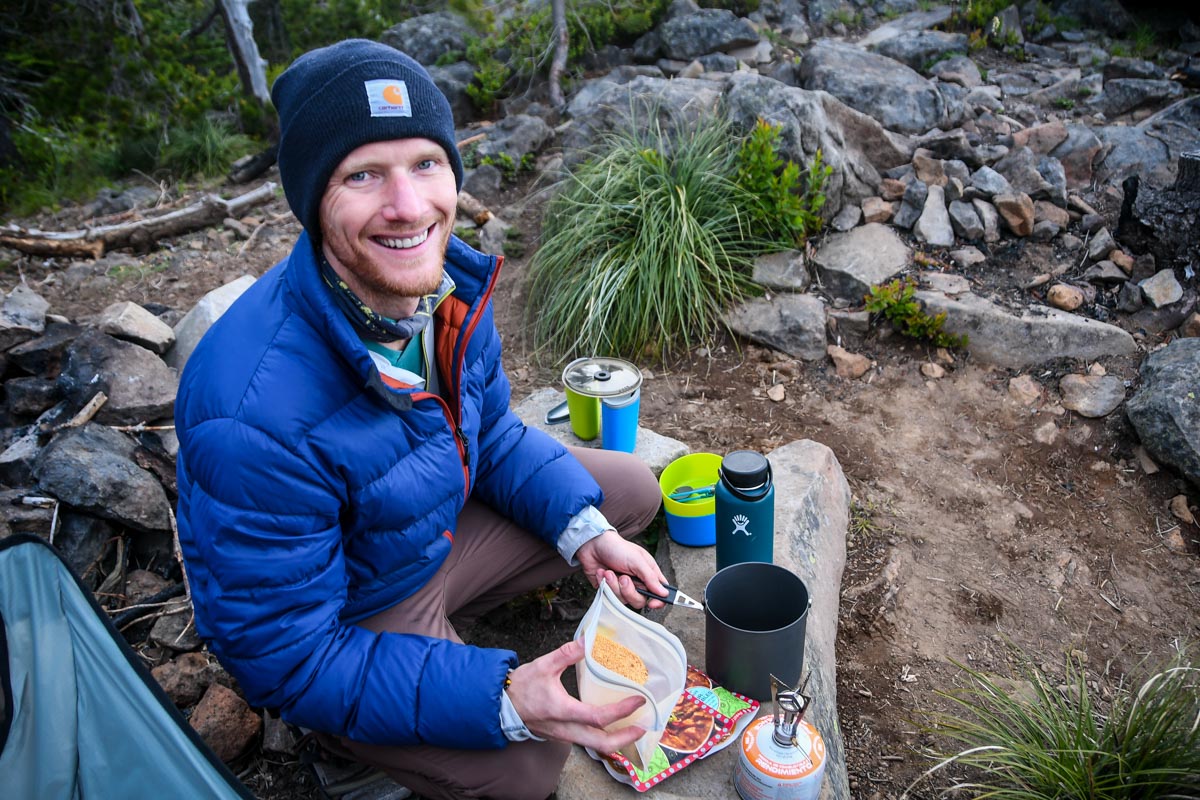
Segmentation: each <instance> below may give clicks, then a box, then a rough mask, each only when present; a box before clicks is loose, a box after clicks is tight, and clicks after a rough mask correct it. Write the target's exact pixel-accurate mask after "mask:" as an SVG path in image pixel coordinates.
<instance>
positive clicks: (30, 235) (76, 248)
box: [0, 181, 275, 258]
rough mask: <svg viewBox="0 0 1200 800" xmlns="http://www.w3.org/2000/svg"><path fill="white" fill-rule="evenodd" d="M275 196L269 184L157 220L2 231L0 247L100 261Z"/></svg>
mask: <svg viewBox="0 0 1200 800" xmlns="http://www.w3.org/2000/svg"><path fill="white" fill-rule="evenodd" d="M274 196H275V184H274V183H272V182H271V181H267V182H266V183H264V184H263V185H262V186H259V187H258V188H257V189H253V190H251V191H249V192H246V193H245V194H242V195H239V196H238V197H235V198H233V199H231V200H226V199H224V198H222V197H218V196H216V195H214V194H206V195H204V196H203V197H201V198H200V200H198V201H197V202H195V203H192V204H191V205H189V206H187V207H185V208H181V209H179V210H177V211H172V212H169V213H167V214H162V215H161V216H157V217H148V218H145V219H139V220H135V221H133V222H125V223H121V224H118V225H102V226H100V227H97V228H88V229H85V230H81V231H78V230H77V231H39V230H36V229H29V230H19V231H15V232H13V231H5V232H0V245H3V246H5V247H11V248H13V249H15V250H20V251H21V252H22V253H28V254H29V255H35V256H69V257H80V258H84V257H86V258H99V257H100V256H102V255H104V253H105V252H106V251H108V250H114V249H116V248H119V247H128V246H131V245H141V246H145V245H147V244H149V243H151V242H155V241H157V240H159V239H162V238H164V237H167V236H178V235H180V234H183V233H190V232H191V231H194V230H199V229H201V228H206V227H208V226H210V225H215V224H217V223H219V222H221V220H223V219H225V218H226V217H234V218H235V219H236V218H237V217H241V216H243V215H244V214H245V213H246V211H248V210H249V209H251V208H253V207H254V206H257V205H261V204H262V203H265V202H267V201H268V200H270V199H271V198H272V197H274Z"/></svg>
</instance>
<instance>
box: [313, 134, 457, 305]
mask: <svg viewBox="0 0 1200 800" xmlns="http://www.w3.org/2000/svg"><path fill="white" fill-rule="evenodd" d="M457 206H458V190H457V189H456V187H455V181H454V169H453V167H451V165H450V159H449V158H448V156H447V155H446V151H445V150H443V149H442V146H441V145H439V144H438V143H437V142H433V141H430V140H429V139H395V140H391V141H386V142H373V143H371V144H365V145H363V146H362V147H359V148H358V149H356V150H354V151H353V152H351V153H350V155H348V156H346V157H345V158H344V159H343V160H342V163H341V164H339V165H338V166H337V169H335V170H334V171H333V175H331V176H330V178H329V184H328V185H327V186H326V187H325V194H324V196H323V197H322V198H321V210H320V218H321V236H322V240H323V243H322V246H323V248H324V250H325V255H326V257H327V258H328V259H329V263H330V265H331V266H332V267H333V269H334V271H335V272H337V274H338V275H339V276H341V278H342V279H343V280H345V281H346V282H347V283H348V284H349V285H350V288H351V289H353V290H354V292H355V293H356V294H357V295H358V296H359V297H360V298H361V299H362V300H363V301H364V302H365V303H367V304H368V305H369V306H371V308H372V309H374V310H375V311H377V312H379V313H381V314H384V315H386V316H389V317H394V318H398V317H405V316H408V315H410V314H412V312H413V310H415V308H416V301H417V299H418V298H420V297H422V296H424V295H427V294H429V293H431V292H434V291H436V290H437V288H438V285H439V283H440V282H441V276H442V264H443V262H444V260H445V255H446V244H447V242H449V241H450V232H451V229H452V228H453V227H454V215H455V211H456V209H457Z"/></svg>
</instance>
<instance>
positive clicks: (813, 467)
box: [557, 439, 850, 800]
mask: <svg viewBox="0 0 1200 800" xmlns="http://www.w3.org/2000/svg"><path fill="white" fill-rule="evenodd" d="M768 458H769V459H770V461H771V466H772V471H773V473H774V476H775V558H774V561H775V563H776V564H779V565H781V566H784V567H787V568H788V569H790V570H791V571H793V572H794V573H795V574H797V575H799V576H800V577H801V579H803V581H804V583H805V585H806V586H807V587H808V589H809V593H810V594H811V596H812V609H811V611H810V612H809V616H808V622H807V626H806V629H805V645H804V671H805V673H809V674H811V678H810V681H809V684H808V689H807V691H808V692H809V693H811V694H812V695H813V698H814V699H813V705H812V709H811V710H810V712H809V713H808V714H807V715H806V719H808V720H809V721H810V722H812V723H813V724H814V725H816V726H817V729H818V730H819V731H820V732H821V735H822V737H823V738H824V739H825V744H826V747H827V749H828V756H827V761H826V768H825V782H824V785H823V786H822V789H821V794H820V797H821V798H822V800H844V798H848V797H849V796H850V790H849V779H848V776H847V773H846V759H845V749H844V746H843V743H842V736H841V729H840V726H839V723H838V717H837V680H836V677H837V675H836V660H835V653H834V643H835V640H836V637H837V620H838V598H839V593H840V587H841V577H842V570H843V568H844V567H845V563H846V529H847V526H848V524H849V519H850V488H849V485H848V484H847V483H846V478H845V475H844V474H843V473H842V469H841V465H839V464H838V462H837V459H836V458H835V457H834V455H833V451H832V450H830V449H829V448H828V447H826V446H825V445H822V444H818V443H817V442H813V441H810V440H807V439H805V440H802V441H797V442H792V443H790V444H788V445H785V446H783V447H781V448H779V449H777V450H774V451H773V452H771V453H769V454H768ZM659 561H660V562H661V563H662V564H663V569H664V571H665V572H666V573H667V576H668V577H671V578H673V579H674V581H675V585H677V586H679V587H680V588H681V589H683V590H684V591H685V592H687V593H688V594H690V595H691V596H693V597H696V598H701V597H703V595H704V587H705V586H706V584H707V583H708V579H709V578H710V577H712V575H713V573H714V571H715V570H716V552H715V548H714V547H684V546H682V545H678V544H674V543H672V542H670V541H665V542H664V546H663V547H661V548H660V550H659ZM652 618H654V619H656V620H658V621H660V622H662V624H663V625H664V626H666V628H667V629H668V630H670V631H671V632H672V633H674V634H675V635H676V636H678V637H679V638H680V641H682V642H683V646H684V650H685V651H686V652H687V654H688V662H689V663H691V664H693V665H695V666H697V667H699V668H701V669H704V668H705V661H704V620H705V616H704V614H702V613H700V612H698V611H693V610H690V609H686V608H676V607H670V608H667V609H664V610H663V611H660V612H655V614H653V615H652ZM765 706H767V707H763V708H761V709H760V710H759V714H760V715H761V714H770V713H772V710H771V709H770V708H769V706H770V702H769V700H768V702H767V703H766V704H765ZM738 751H739V747H738V744H737V743H736V742H734V743H732V744H730V745H729V746H728V747H726V748H725V749H723V750H721V751H719V752H717V753H713V754H712V755H710V756H709V757H707V758H705V759H702V760H700V761H696V762H693V763H692V764H690V765H688V766H687V767H686V768H685V769H684V770H683V771H682V772H680V773H678V774H676V775H674V776H672V777H670V778H669V779H668V780H667V781H665V782H664V783H661V784H659V785H658V786H656V787H654V790H653V796H654V797H655V798H670V799H671V800H675V798H679V799H680V800H682V798H721V800H725V798H730V797H736V793H735V791H734V788H733V771H734V767H735V765H736V763H737V759H738ZM637 796H639V795H638V792H636V791H635V790H634V789H633V788H632V787H630V786H626V785H625V784H622V783H618V782H617V781H615V780H613V779H612V778H611V777H610V776H609V775H608V773H607V772H606V771H605V770H604V767H603V766H601V765H600V763H599V762H597V761H595V760H593V759H591V758H590V757H588V755H587V753H585V752H584V751H583V749H582V748H579V747H576V748H574V749H573V751H572V753H571V756H570V758H569V759H568V760H567V765H566V768H565V770H564V772H563V777H562V780H561V781H560V782H559V785H558V792H557V797H558V798H559V800H611V799H613V798H632V797H637Z"/></svg>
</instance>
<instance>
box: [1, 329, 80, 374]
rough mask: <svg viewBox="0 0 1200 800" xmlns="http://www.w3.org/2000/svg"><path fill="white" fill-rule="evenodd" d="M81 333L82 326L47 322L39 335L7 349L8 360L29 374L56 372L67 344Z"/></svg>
mask: <svg viewBox="0 0 1200 800" xmlns="http://www.w3.org/2000/svg"><path fill="white" fill-rule="evenodd" d="M81 333H83V328H81V327H80V326H78V325H72V324H71V323H69V322H51V323H48V324H47V325H46V328H45V331H44V332H43V333H42V335H41V336H38V337H36V338H33V339H30V340H29V341H27V342H22V343H21V344H19V345H17V346H16V347H14V348H12V349H11V350H9V351H8V358H9V361H11V362H12V363H13V364H16V365H17V366H18V367H20V368H21V369H23V370H24V371H25V372H28V373H29V374H31V375H43V374H46V373H57V372H58V370H59V366H60V364H61V362H62V355H63V353H64V352H66V349H67V346H68V345H70V344H71V342H73V341H75V338H76V337H77V336H79V334H81Z"/></svg>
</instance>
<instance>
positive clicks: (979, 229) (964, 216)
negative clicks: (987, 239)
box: [950, 200, 983, 242]
mask: <svg viewBox="0 0 1200 800" xmlns="http://www.w3.org/2000/svg"><path fill="white" fill-rule="evenodd" d="M950 222H951V223H952V224H953V225H954V231H955V233H957V234H958V235H959V236H961V237H963V238H964V239H969V240H970V241H973V242H974V241H978V240H980V239H982V238H983V220H981V219H980V218H979V214H978V213H976V211H975V206H973V205H972V204H971V203H964V202H963V201H961V200H955V201H954V202H952V203H950Z"/></svg>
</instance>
